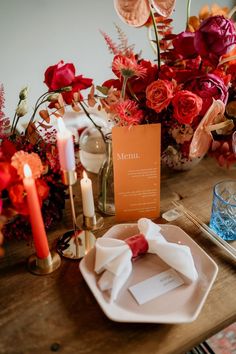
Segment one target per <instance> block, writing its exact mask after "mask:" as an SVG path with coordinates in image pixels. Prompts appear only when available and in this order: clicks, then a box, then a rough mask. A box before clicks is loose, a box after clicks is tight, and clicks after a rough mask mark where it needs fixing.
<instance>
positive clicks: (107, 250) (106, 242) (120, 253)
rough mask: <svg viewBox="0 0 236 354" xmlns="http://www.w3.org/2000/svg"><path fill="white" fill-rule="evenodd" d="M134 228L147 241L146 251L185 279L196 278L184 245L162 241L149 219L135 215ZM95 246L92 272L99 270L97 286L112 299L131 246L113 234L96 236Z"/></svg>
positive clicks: (127, 263)
mask: <svg viewBox="0 0 236 354" xmlns="http://www.w3.org/2000/svg"><path fill="white" fill-rule="evenodd" d="M138 228H139V231H140V233H141V234H142V235H144V237H145V239H146V241H147V243H148V250H147V252H148V253H154V254H156V255H157V256H159V257H160V258H161V259H162V260H163V261H164V262H165V263H167V264H168V265H169V266H170V267H172V268H174V269H175V270H177V271H178V272H179V273H181V274H183V275H184V276H185V277H186V278H187V279H188V280H189V281H191V282H192V281H195V280H197V278H198V274H197V271H196V268H195V265H194V261H193V257H192V254H191V251H190V248H189V247H188V246H185V245H179V244H177V243H172V242H168V241H166V239H165V238H164V237H163V235H162V234H161V233H160V230H161V228H160V227H159V226H158V225H157V224H155V223H153V222H152V221H151V220H149V219H146V218H142V219H139V221H138ZM95 248H96V256H95V272H96V273H97V274H101V273H103V274H102V275H101V277H100V278H99V280H98V287H99V289H100V290H101V291H107V290H108V291H110V301H114V300H116V298H117V295H118V293H119V291H120V289H121V288H122V287H123V285H124V284H125V282H126V280H127V279H128V278H129V276H130V274H131V272H132V256H133V254H132V250H131V248H130V247H129V245H128V244H127V243H126V242H125V241H123V240H118V239H115V238H99V239H98V240H97V242H96V245H95Z"/></svg>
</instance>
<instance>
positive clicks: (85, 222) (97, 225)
mask: <svg viewBox="0 0 236 354" xmlns="http://www.w3.org/2000/svg"><path fill="white" fill-rule="evenodd" d="M76 224H77V225H79V227H80V228H81V229H82V230H90V231H95V230H99V229H101V228H102V227H103V225H104V219H103V217H102V216H101V215H98V214H97V213H95V214H94V216H85V215H84V214H81V215H79V216H78V218H77V220H76Z"/></svg>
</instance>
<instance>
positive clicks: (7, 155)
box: [0, 139, 17, 160]
mask: <svg viewBox="0 0 236 354" xmlns="http://www.w3.org/2000/svg"><path fill="white" fill-rule="evenodd" d="M0 151H1V153H2V155H3V158H4V160H10V159H11V157H12V156H13V155H14V154H15V152H16V151H17V149H16V147H15V145H14V144H13V143H12V142H11V141H10V140H8V139H5V140H3V141H2V142H1V147H0Z"/></svg>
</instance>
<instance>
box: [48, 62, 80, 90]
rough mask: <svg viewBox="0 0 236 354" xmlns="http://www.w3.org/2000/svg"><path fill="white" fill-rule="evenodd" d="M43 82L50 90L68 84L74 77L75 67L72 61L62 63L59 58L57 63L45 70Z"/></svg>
mask: <svg viewBox="0 0 236 354" xmlns="http://www.w3.org/2000/svg"><path fill="white" fill-rule="evenodd" d="M44 75H45V80H44V82H45V84H46V85H47V86H48V88H49V90H50V91H55V90H58V89H60V88H62V87H66V86H70V85H71V84H72V82H73V81H74V79H75V67H74V65H73V64H72V63H67V64H64V62H63V60H61V61H60V62H59V63H58V64H56V65H52V66H49V68H47V70H46V71H45V74H44Z"/></svg>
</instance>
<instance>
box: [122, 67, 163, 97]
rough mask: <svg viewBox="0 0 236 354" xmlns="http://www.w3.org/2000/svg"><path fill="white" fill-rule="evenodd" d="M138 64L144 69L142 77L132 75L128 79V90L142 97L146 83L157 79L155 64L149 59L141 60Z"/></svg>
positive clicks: (148, 83)
mask: <svg viewBox="0 0 236 354" xmlns="http://www.w3.org/2000/svg"><path fill="white" fill-rule="evenodd" d="M139 64H140V65H141V66H142V67H143V68H145V69H146V75H145V76H144V77H133V78H131V79H130V81H129V85H128V91H129V87H130V90H132V92H133V93H134V94H135V95H136V96H137V97H138V98H139V99H142V98H144V97H145V96H146V95H145V91H146V88H147V86H148V85H150V84H151V83H152V82H153V81H155V80H156V79H157V65H156V64H152V63H151V62H150V61H149V60H141V61H140V62H139Z"/></svg>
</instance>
